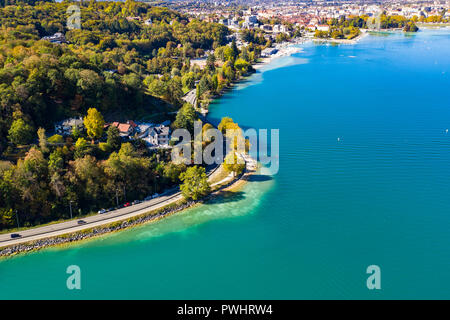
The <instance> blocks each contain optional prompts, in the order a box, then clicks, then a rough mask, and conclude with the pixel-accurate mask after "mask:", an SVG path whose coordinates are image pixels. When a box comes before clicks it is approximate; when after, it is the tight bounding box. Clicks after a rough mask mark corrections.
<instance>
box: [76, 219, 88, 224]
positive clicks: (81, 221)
mask: <svg viewBox="0 0 450 320" xmlns="http://www.w3.org/2000/svg"><path fill="white" fill-rule="evenodd" d="M78 224H86V221H84V220H78Z"/></svg>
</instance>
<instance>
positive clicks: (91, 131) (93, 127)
mask: <svg viewBox="0 0 450 320" xmlns="http://www.w3.org/2000/svg"><path fill="white" fill-rule="evenodd" d="M83 123H84V126H85V127H86V131H87V134H88V136H89V137H91V138H92V139H98V138H100V137H101V136H102V135H103V127H104V125H105V120H104V119H103V116H102V114H101V113H100V112H99V111H98V110H97V109H95V108H89V110H88V113H87V116H86V117H85V118H84V119H83Z"/></svg>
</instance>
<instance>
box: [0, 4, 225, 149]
mask: <svg viewBox="0 0 450 320" xmlns="http://www.w3.org/2000/svg"><path fill="white" fill-rule="evenodd" d="M11 2H12V1H8V4H11ZM27 2H28V3H30V4H27ZM33 3H34V1H15V4H14V5H7V6H6V7H2V8H0V25H1V28H0V133H1V134H0V137H1V141H0V152H1V151H3V150H4V149H5V148H6V145H7V136H8V130H9V129H10V126H11V123H12V121H13V119H15V118H21V119H23V121H24V122H25V123H26V124H27V125H29V126H30V127H31V128H33V129H34V130H37V128H38V127H44V128H51V127H52V125H53V123H54V122H55V121H56V120H59V119H62V118H65V117H67V116H72V115H83V114H85V113H86V111H87V109H88V108H89V107H95V108H97V109H98V110H99V111H101V112H102V113H103V114H105V115H108V114H109V113H116V112H119V113H120V112H130V111H131V112H133V111H137V110H140V109H144V110H146V111H149V112H151V111H152V110H153V109H154V108H153V107H154V105H155V104H156V105H158V104H159V102H160V101H158V100H155V99H154V98H152V94H153V96H157V97H158V98H161V99H163V100H165V101H167V102H168V103H169V104H171V105H175V106H176V107H179V106H180V97H181V95H182V94H183V91H182V83H181V77H179V76H175V77H170V79H169V77H168V76H167V74H170V72H171V71H172V70H173V69H174V68H175V69H177V70H181V69H182V68H183V66H186V60H189V58H194V57H197V56H200V55H203V54H204V51H205V50H208V49H212V48H213V47H217V46H219V45H222V44H224V42H225V37H226V35H227V32H228V31H227V29H226V28H225V27H224V26H221V25H218V24H212V23H206V22H201V21H198V20H195V19H192V20H190V19H188V18H187V17H185V16H183V15H181V14H179V13H177V12H175V11H172V10H168V9H165V8H160V7H150V6H149V5H147V4H145V3H139V2H134V1H126V2H96V1H90V2H85V3H84V4H81V3H79V2H73V3H71V2H66V1H65V2H62V3H55V2H36V3H35V4H34V5H33ZM74 3H75V4H77V5H79V6H80V7H81V8H80V9H81V29H72V30H69V29H68V28H67V19H68V17H69V16H70V14H68V13H67V8H68V7H69V6H70V5H72V4H74ZM3 4H4V1H3V3H2V5H3ZM149 19H150V21H151V22H150V23H148V22H147V23H145V21H149ZM56 32H61V33H63V34H65V37H66V40H67V42H68V43H67V44H55V43H50V42H49V41H45V40H41V38H42V37H44V36H51V35H53V34H54V33H56ZM185 68H186V67H185ZM164 75H166V77H165V78H163V79H164V80H167V81H165V86H164V88H162V92H158V94H157V95H156V94H154V93H152V92H149V91H148V84H149V82H151V80H152V77H155V76H157V77H162V76H164ZM146 78H147V81H144V80H145V79H146ZM160 91H161V90H160ZM131 114H133V113H131ZM34 138H36V135H34Z"/></svg>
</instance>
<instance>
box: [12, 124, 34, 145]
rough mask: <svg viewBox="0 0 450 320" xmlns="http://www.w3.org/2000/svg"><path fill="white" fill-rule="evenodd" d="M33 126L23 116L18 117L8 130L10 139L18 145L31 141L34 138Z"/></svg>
mask: <svg viewBox="0 0 450 320" xmlns="http://www.w3.org/2000/svg"><path fill="white" fill-rule="evenodd" d="M33 132H34V130H33V127H32V126H31V125H30V124H28V123H27V122H25V120H23V119H22V118H19V119H16V120H14V121H13V123H12V124H11V127H10V128H9V131H8V139H9V141H11V142H12V143H14V144H16V145H22V144H27V143H30V142H31V141H32V139H33Z"/></svg>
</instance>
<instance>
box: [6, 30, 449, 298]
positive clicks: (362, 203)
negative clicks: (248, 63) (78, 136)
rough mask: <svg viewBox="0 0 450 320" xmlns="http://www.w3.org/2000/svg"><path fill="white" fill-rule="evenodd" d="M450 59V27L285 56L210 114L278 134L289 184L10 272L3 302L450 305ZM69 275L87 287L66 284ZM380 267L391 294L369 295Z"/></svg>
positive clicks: (253, 185) (14, 263) (271, 185)
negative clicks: (373, 271) (77, 273)
mask: <svg viewBox="0 0 450 320" xmlns="http://www.w3.org/2000/svg"><path fill="white" fill-rule="evenodd" d="M449 57H450V31H449V30H448V29H447V30H438V31H436V30H434V31H427V30H425V31H422V32H419V33H417V34H414V35H408V36H405V35H403V34H400V33H398V34H391V35H384V36H368V37H366V38H365V39H363V40H362V41H361V42H360V43H358V44H357V45H341V46H331V45H312V44H308V45H305V46H304V51H303V52H301V53H298V54H295V55H294V56H292V57H286V58H281V59H279V60H276V61H275V62H274V63H273V64H271V65H270V66H268V67H266V68H265V70H263V71H264V72H259V73H258V74H256V75H254V76H253V77H252V78H251V79H250V80H249V81H247V82H245V83H243V84H241V85H239V86H238V88H237V89H236V90H234V91H232V92H230V93H229V94H227V95H226V96H225V97H223V99H221V100H220V101H219V102H217V103H215V104H214V105H213V106H212V112H211V114H210V116H211V118H212V119H215V120H216V121H218V119H220V118H221V117H222V116H226V115H227V116H231V117H232V118H233V119H234V120H236V121H237V122H238V123H239V124H240V125H241V126H242V127H244V128H247V127H253V128H269V129H270V128H278V129H280V149H281V150H280V171H279V173H278V174H277V175H275V176H273V177H272V176H268V175H266V174H264V173H263V174H261V175H258V176H255V178H254V181H252V182H250V183H249V184H247V185H246V187H245V188H244V189H243V190H242V192H240V193H238V194H237V195H235V196H229V197H226V198H225V199H221V201H216V202H215V203H210V204H208V205H206V206H201V207H197V208H194V209H191V210H187V211H185V212H183V213H181V214H177V215H174V216H171V217H169V218H168V219H164V220H162V221H160V222H157V223H154V224H149V225H145V226H141V227H138V228H135V229H132V230H128V231H125V232H121V233H117V234H114V235H110V236H107V237H104V238H102V239H99V240H93V241H90V242H85V243H82V244H79V245H76V246H71V247H68V248H51V249H47V250H43V251H41V252H37V253H33V254H29V255H24V256H20V257H16V258H12V259H8V260H4V261H1V262H0V298H156V299H183V298H185V299H195V298H206V299H216V298H224V299H226V298H238V299H240V298H275V299H277V298H287V299H292V298H363V299H370V298H450V293H449V290H448V287H449V285H450V275H449V273H448V270H449V269H450V250H449V245H450V233H449V227H450V197H449V194H450V183H449V178H450V162H449V160H450V148H449V147H450V133H447V132H446V129H447V128H450V97H449V88H450V77H449V76H450V68H449V67H450V58H449ZM338 137H339V138H340V139H339V141H338V139H337V138H338ZM72 264H75V265H78V266H80V268H81V272H82V289H81V290H80V291H69V290H68V289H67V288H66V278H67V275H66V273H65V270H66V268H67V266H69V265H72ZM372 264H376V265H379V266H380V268H381V286H382V289H381V290H379V291H370V290H368V289H367V287H366V279H367V276H368V275H367V274H366V268H367V266H369V265H372Z"/></svg>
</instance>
